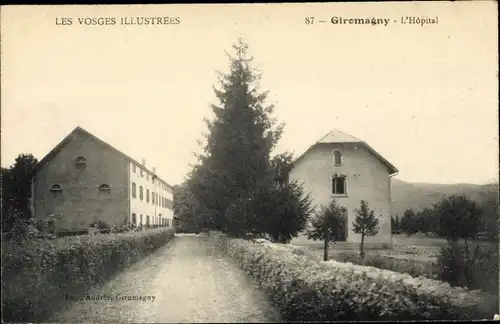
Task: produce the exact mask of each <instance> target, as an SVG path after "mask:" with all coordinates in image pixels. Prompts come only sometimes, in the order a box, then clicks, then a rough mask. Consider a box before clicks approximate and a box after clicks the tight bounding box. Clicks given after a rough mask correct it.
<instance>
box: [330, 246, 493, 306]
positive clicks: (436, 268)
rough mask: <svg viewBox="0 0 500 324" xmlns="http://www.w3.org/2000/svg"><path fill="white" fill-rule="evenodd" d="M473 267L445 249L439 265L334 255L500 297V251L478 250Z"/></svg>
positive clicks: (396, 259) (415, 261)
mask: <svg viewBox="0 0 500 324" xmlns="http://www.w3.org/2000/svg"><path fill="white" fill-rule="evenodd" d="M477 251H478V252H477V253H476V255H475V259H474V261H473V262H470V265H466V264H462V262H463V261H464V260H463V259H464V258H461V257H459V256H457V254H459V253H457V251H455V250H454V249H452V248H446V249H442V250H441V253H440V255H439V256H438V262H433V261H422V260H412V259H400V258H391V257H389V256H385V255H380V254H367V255H366V256H365V257H364V258H362V257H361V256H360V255H359V253H356V252H351V251H349V252H342V253H339V254H337V255H335V256H334V259H335V260H336V261H340V262H351V263H354V264H357V265H364V266H371V267H375V268H379V269H386V270H391V271H395V272H399V273H407V274H409V275H411V276H412V277H426V278H430V279H439V280H442V281H446V282H449V283H450V284H452V285H458V286H464V287H468V288H470V289H480V290H482V291H485V292H488V293H491V294H493V295H495V296H498V252H497V251H496V249H484V250H480V251H479V250H477Z"/></svg>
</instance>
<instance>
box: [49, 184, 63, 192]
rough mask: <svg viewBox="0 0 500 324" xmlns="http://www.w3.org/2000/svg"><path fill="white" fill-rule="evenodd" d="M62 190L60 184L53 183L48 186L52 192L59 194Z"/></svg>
mask: <svg viewBox="0 0 500 324" xmlns="http://www.w3.org/2000/svg"><path fill="white" fill-rule="evenodd" d="M62 190H63V188H62V186H61V185H60V184H57V183H54V184H53V185H52V186H50V191H52V192H61V191H62Z"/></svg>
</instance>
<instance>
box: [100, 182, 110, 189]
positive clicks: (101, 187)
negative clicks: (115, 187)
mask: <svg viewBox="0 0 500 324" xmlns="http://www.w3.org/2000/svg"><path fill="white" fill-rule="evenodd" d="M110 190H111V188H110V187H109V185H107V184H105V183H104V184H102V185H100V186H99V191H110Z"/></svg>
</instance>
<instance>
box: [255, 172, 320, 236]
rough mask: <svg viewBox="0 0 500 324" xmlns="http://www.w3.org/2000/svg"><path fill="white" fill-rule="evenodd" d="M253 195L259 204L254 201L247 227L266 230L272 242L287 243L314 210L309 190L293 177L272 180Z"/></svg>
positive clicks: (256, 231)
mask: <svg viewBox="0 0 500 324" xmlns="http://www.w3.org/2000/svg"><path fill="white" fill-rule="evenodd" d="M278 181H279V180H278ZM253 199H254V201H257V202H258V204H254V213H253V216H252V221H253V222H252V224H251V225H250V231H251V232H254V233H257V234H262V233H265V234H268V235H269V236H270V238H271V239H272V240H273V241H275V242H280V243H288V242H290V240H291V239H292V238H293V237H297V235H298V233H300V232H301V231H302V230H304V228H305V227H306V224H307V220H308V219H309V216H310V215H311V214H312V211H313V209H312V207H311V204H312V202H311V196H310V194H305V193H304V190H303V188H302V186H301V185H300V184H299V183H298V182H296V181H292V182H290V183H287V182H281V181H279V182H275V183H274V184H272V185H270V188H269V189H268V190H266V191H261V192H259V193H258V194H256V195H254V198H253Z"/></svg>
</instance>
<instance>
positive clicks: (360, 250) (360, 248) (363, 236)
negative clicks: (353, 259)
mask: <svg viewBox="0 0 500 324" xmlns="http://www.w3.org/2000/svg"><path fill="white" fill-rule="evenodd" d="M364 243H365V234H361V245H360V246H359V254H360V255H361V257H364V256H365V252H363V244H364Z"/></svg>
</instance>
